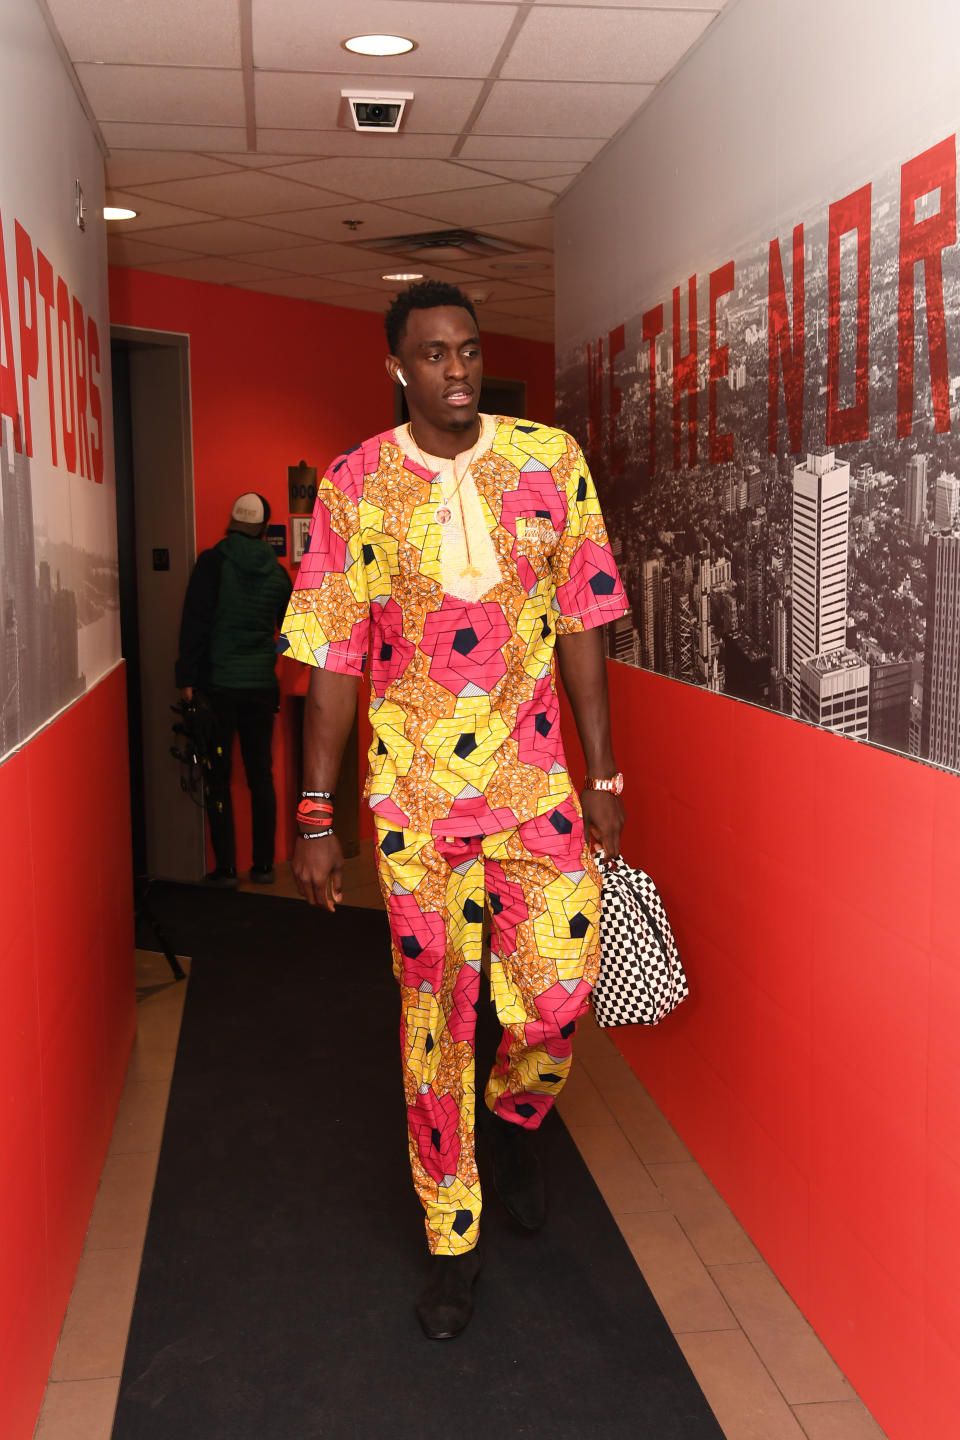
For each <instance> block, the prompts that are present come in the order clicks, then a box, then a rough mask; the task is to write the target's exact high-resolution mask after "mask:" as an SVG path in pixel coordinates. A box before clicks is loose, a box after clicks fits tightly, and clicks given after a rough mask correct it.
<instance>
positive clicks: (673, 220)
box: [556, 0, 960, 356]
mask: <svg viewBox="0 0 960 1440" xmlns="http://www.w3.org/2000/svg"><path fill="white" fill-rule="evenodd" d="M958 55H960V5H957V4H956V0H922V3H920V4H915V5H912V6H904V5H903V3H902V0H736V3H734V4H732V5H730V6H729V7H728V8H727V10H726V11H725V12H724V14H723V15H722V16H721V17H720V19H719V20H718V21H717V22H716V23H715V24H714V25H713V26H712V27H711V28H710V30H709V31H708V32H707V34H706V36H705V38H704V40H703V42H702V43H701V44H700V46H699V47H698V48H697V49H696V50H695V51H694V52H693V54H692V55H691V56H690V58H689V59H688V60H687V61H686V62H685V63H684V64H683V65H681V67H680V69H679V70H678V71H677V73H676V75H675V76H674V77H673V79H672V80H670V81H669V82H667V84H666V85H665V86H664V87H663V88H662V89H661V90H660V91H658V92H657V94H656V95H655V96H654V98H653V99H652V100H651V102H650V103H649V104H648V105H647V107H646V108H645V109H644V110H643V111H642V112H641V114H640V115H638V116H637V118H636V120H634V122H633V123H632V124H631V125H630V126H628V128H627V129H626V130H625V131H624V133H623V134H622V135H621V136H620V137H619V138H618V139H617V140H615V141H614V142H613V143H612V144H611V145H610V146H608V148H607V149H606V150H604V152H603V153H602V154H601V155H600V156H599V158H598V159H597V160H595V161H594V162H593V163H592V164H591V165H590V166H589V167H588V169H587V170H586V171H585V172H584V173H583V175H582V176H580V177H579V178H578V179H577V180H576V181H575V182H574V184H573V185H572V186H571V188H570V189H569V190H568V191H567V193H566V194H565V195H563V196H562V198H561V199H560V201H559V202H558V205H557V209H556V219H557V230H556V278H557V349H558V354H559V355H561V356H562V354H563V352H564V350H565V349H567V348H568V347H569V346H570V345H571V344H572V343H575V342H576V341H578V340H581V339H583V338H585V337H587V336H590V335H594V334H597V335H599V334H601V333H603V332H604V331H605V330H606V329H607V328H608V327H610V326H613V325H617V324H619V323H620V322H621V321H622V320H623V319H624V318H625V317H627V316H630V315H635V314H637V312H638V311H639V309H640V308H641V307H642V306H643V305H645V304H647V303H649V302H650V300H651V297H659V296H660V295H661V292H662V293H663V295H664V296H666V297H667V298H669V295H670V290H671V288H672V286H673V285H675V284H677V283H679V282H680V281H681V280H682V279H683V277H685V276H686V275H687V274H691V273H693V271H694V270H697V271H699V273H700V274H701V275H702V274H704V273H705V272H706V271H708V270H709V269H710V268H711V267H712V266H713V265H715V264H722V263H723V262H724V261H725V260H726V259H727V258H728V257H729V255H730V254H732V253H734V252H736V253H742V251H743V249H744V242H748V241H750V240H751V239H753V238H755V237H756V236H757V235H758V234H762V235H763V236H766V237H768V238H770V237H773V236H774V235H777V234H784V233H787V232H788V231H789V229H790V227H792V225H793V224H794V223H795V221H796V220H800V219H810V218H812V216H813V215H814V214H815V213H819V212H820V210H821V209H822V210H823V211H824V212H825V210H826V207H827V205H828V204H829V203H830V202H831V201H832V200H834V199H836V198H838V197H840V196H842V195H845V194H847V193H848V192H849V191H851V190H853V189H855V188H856V187H857V186H858V185H860V184H863V183H865V182H866V181H869V180H871V179H872V178H873V177H874V173H875V171H876V170H877V169H886V168H887V167H888V166H889V165H890V164H891V163H899V162H900V161H902V160H906V159H908V158H909V157H910V156H912V155H914V154H915V153H917V151H919V150H921V149H923V148H925V147H926V146H927V145H929V144H931V143H933V142H934V141H936V140H939V139H941V138H943V137H944V136H946V135H949V134H950V133H952V131H953V130H954V129H955V128H956V125H957V122H958V119H960V98H958V73H960V72H958V62H957V57H958Z"/></svg>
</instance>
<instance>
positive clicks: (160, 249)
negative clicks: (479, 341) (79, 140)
mask: <svg viewBox="0 0 960 1440" xmlns="http://www.w3.org/2000/svg"><path fill="white" fill-rule="evenodd" d="M41 3H43V0H41ZM724 3H725V0H686V3H685V0H659V3H645V0H603V3H598V0H516V3H504V0H162V3H161V0H46V4H47V5H48V7H49V10H50V12H51V13H52V17H53V21H54V24H55V26H56V27H57V29H58V31H59V33H60V36H61V38H62V40H63V43H64V46H65V49H66V51H67V54H68V55H69V57H70V60H71V61H72V63H73V65H74V69H75V71H76V75H77V79H78V81H79V83H80V85H81V87H82V89H83V92H84V94H85V96H86V99H87V101H88V104H89V107H90V110H91V112H92V115H93V116H94V117H95V119H96V122H97V124H98V125H99V128H100V131H101V134H102V138H103V140H104V142H105V145H106V147H107V148H108V150H109V157H108V159H107V161H106V168H107V184H108V187H109V189H108V200H110V201H112V202H113V203H115V204H124V205H128V206H129V207H130V208H131V209H135V210H137V212H138V214H137V218H136V219H135V220H130V221H121V222H119V223H111V225H110V241H109V251H110V259H111V262H112V263H113V264H116V265H121V266H134V267H136V268H137V269H142V270H152V271H157V272H159V273H161V274H164V275H179V276H184V277H187V278H190V279H195V280H206V281H211V282H214V283H218V284H225V285H238V286H241V287H243V288H245V289H253V290H262V291H265V292H267V293H269V294H271V295H290V296H295V297H297V298H300V299H307V300H317V301H329V302H330V303H333V304H337V305H346V306H351V307H354V308H358V309H362V310H382V309H384V308H385V306H386V305H387V303H388V302H389V300H390V297H391V295H392V294H393V293H395V291H396V289H397V286H396V284H395V283H391V282H389V281H384V280H383V279H382V278H381V277H382V274H383V272H384V271H389V270H396V269H398V268H400V269H405V268H406V269H409V268H416V269H418V270H423V271H424V273H425V274H427V275H429V276H433V277H436V278H438V279H449V280H453V281H454V282H455V283H458V284H461V285H463V287H464V288H465V289H466V290H467V291H468V293H470V294H471V295H472V296H474V297H476V298H478V299H479V301H480V303H481V305H482V309H481V311H480V318H481V324H482V326H483V328H484V329H487V330H494V331H500V332H502V333H505V334H510V335H519V336H525V337H527V338H530V339H537V340H549V339H552V338H553V248H552V245H553V241H552V214H551V212H552V208H553V205H554V203H555V201H556V198H557V196H558V195H559V194H561V193H562V192H563V190H565V189H566V187H567V186H568V185H569V184H570V182H571V181H572V180H573V178H574V177H575V176H576V175H577V174H578V173H579V171H580V170H582V169H583V167H584V166H585V165H586V164H588V163H589V161H590V160H592V159H593V157H594V156H595V155H596V154H597V153H598V152H599V151H600V150H601V149H602V148H603V146H604V145H605V144H606V143H607V141H609V140H610V139H611V137H612V136H613V135H615V134H616V133H617V132H618V131H619V130H620V129H621V128H622V127H623V126H624V125H625V124H626V122H627V121H628V120H629V119H631V117H632V116H633V115H634V114H636V112H637V110H638V109H639V108H640V107H641V106H642V105H643V104H644V103H645V101H646V100H648V99H649V97H650V95H651V94H652V93H653V90H654V88H655V87H656V86H657V85H658V84H659V83H660V82H661V81H662V80H663V79H664V78H665V77H666V76H667V75H668V74H670V73H671V71H672V70H674V69H675V68H676V66H677V65H678V64H679V62H680V60H681V59H682V58H683V56H684V55H685V54H686V52H687V51H688V50H689V48H690V47H691V46H692V45H693V44H695V43H696V42H697V40H699V38H700V36H701V35H702V34H703V32H704V30H705V29H706V28H707V26H708V25H709V24H710V23H711V21H712V20H713V19H714V18H715V17H716V15H717V14H718V13H719V11H720V10H721V8H722V7H723V5H724ZM383 32H386V33H389V34H399V35H405V36H408V37H409V38H410V39H412V40H415V41H416V44H417V48H416V49H415V50H413V51H412V52H411V53H409V54H407V55H401V56H397V57H395V58H392V59H389V60H371V59H369V58H365V57H363V56H358V55H352V54H351V53H350V52H349V51H347V50H344V49H343V48H342V42H343V41H344V40H345V39H346V38H348V37H349V36H351V35H358V34H369V33H383ZM347 84H350V85H355V86H356V87H357V88H358V89H364V90H397V89H399V90H412V91H413V92H414V95H415V98H414V99H413V100H412V101H411V102H409V104H408V105H407V109H406V113H405V115H404V119H403V124H402V128H401V131H400V133H399V134H397V135H384V134H377V133H376V132H373V133H363V134H361V133H358V132H357V131H355V130H354V129H353V127H352V122H351V121H350V120H349V117H348V116H347V115H346V114H345V107H344V105H343V102H342V101H341V98H340V90H341V88H342V87H344V86H345V85H347ZM347 126H349V128H346V127H347ZM355 221H359V222H360V223H359V224H358V225H357V224H352V223H351V224H348V223H347V222H355ZM452 227H456V228H469V229H471V230H478V231H481V232H482V233H484V234H487V235H493V236H498V237H500V238H501V239H504V240H507V241H511V242H513V243H514V244H515V245H516V246H518V247H521V248H520V249H519V253H516V254H512V255H504V256H501V257H497V258H494V259H483V260H476V259H471V260H466V261H461V262H451V261H444V262H443V264H442V265H433V264H430V265H425V264H423V263H422V262H418V263H417V264H416V266H411V265H410V262H409V261H407V262H405V263H404V264H402V265H400V264H398V262H397V261H396V260H395V259H394V260H393V261H391V259H390V256H389V254H387V253H380V252H372V251H371V250H369V249H366V248H361V247H360V245H359V244H358V242H361V241H365V240H371V239H378V238H383V237H390V236H394V235H409V234H419V233H422V232H427V231H435V230H442V229H445V228H452Z"/></svg>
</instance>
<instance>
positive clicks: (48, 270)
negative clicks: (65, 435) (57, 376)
mask: <svg viewBox="0 0 960 1440" xmlns="http://www.w3.org/2000/svg"><path fill="white" fill-rule="evenodd" d="M37 289H38V290H39V291H40V298H41V299H42V300H43V330H44V340H45V342H46V347H47V348H46V357H47V408H48V410H49V412H50V459H51V460H52V462H53V464H54V465H56V463H57V412H56V408H55V406H54V403H53V339H52V336H51V332H50V317H51V316H52V314H53V266H52V265H51V264H50V261H49V260H48V259H47V257H46V255H44V253H43V251H42V250H38V251H37Z"/></svg>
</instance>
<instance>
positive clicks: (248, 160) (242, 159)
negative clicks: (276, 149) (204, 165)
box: [208, 150, 301, 170]
mask: <svg viewBox="0 0 960 1440" xmlns="http://www.w3.org/2000/svg"><path fill="white" fill-rule="evenodd" d="M208 153H209V152H208ZM300 158H301V157H300V156H299V155H295V154H294V155H258V154H253V153H251V151H249V150H248V151H247V152H246V154H244V155H225V156H220V155H217V154H213V155H211V159H213V160H220V159H225V160H229V161H230V164H231V165H246V166H247V168H248V169H250V170H270V169H271V168H272V167H273V166H275V165H289V164H290V163H291V161H293V160H299V159H300Z"/></svg>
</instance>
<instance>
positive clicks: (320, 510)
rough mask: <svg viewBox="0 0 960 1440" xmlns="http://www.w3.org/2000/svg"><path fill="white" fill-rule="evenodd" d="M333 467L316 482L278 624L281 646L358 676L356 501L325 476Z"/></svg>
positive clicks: (365, 644) (361, 640)
mask: <svg viewBox="0 0 960 1440" xmlns="http://www.w3.org/2000/svg"><path fill="white" fill-rule="evenodd" d="M336 468H337V466H336V464H334V465H332V466H331V467H330V470H329V471H328V472H327V474H326V475H325V476H324V478H323V480H322V481H321V482H320V485H319V486H318V488H317V499H316V503H315V505H314V507H313V518H312V519H311V521H310V534H309V539H308V543H307V550H306V551H305V553H304V556H303V560H302V561H301V563H300V570H299V573H298V575H297V580H296V584H295V585H294V587H293V593H292V594H291V596H290V601H289V604H288V605H287V612H286V615H285V616H284V619H283V624H282V625H281V627H280V651H281V654H285V655H287V656H288V657H289V658H290V659H292V660H300V661H302V662H303V664H305V665H317V666H319V667H320V668H321V669H324V670H336V671H338V672H339V673H340V674H342V675H358V676H359V675H362V674H363V670H364V666H365V665H366V662H367V651H368V649H369V633H370V601H369V598H368V595H367V575H366V570H365V568H364V563H363V544H362V541H361V537H360V518H359V513H358V509H357V504H356V502H355V501H354V500H352V499H350V498H349V497H348V496H347V495H346V494H345V493H344V492H343V490H341V489H339V488H338V486H336V485H334V484H333V482H332V480H331V479H330V476H331V475H332V474H333V473H334V472H335V470H336ZM284 642H286V643H284Z"/></svg>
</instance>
